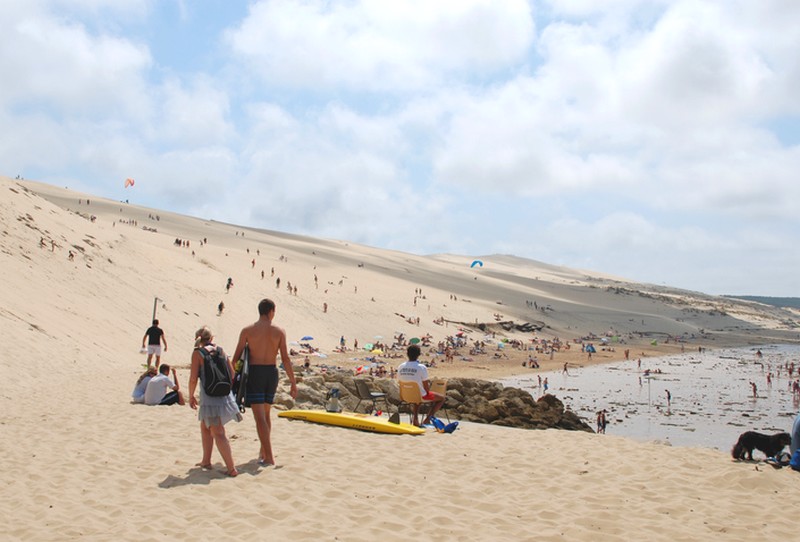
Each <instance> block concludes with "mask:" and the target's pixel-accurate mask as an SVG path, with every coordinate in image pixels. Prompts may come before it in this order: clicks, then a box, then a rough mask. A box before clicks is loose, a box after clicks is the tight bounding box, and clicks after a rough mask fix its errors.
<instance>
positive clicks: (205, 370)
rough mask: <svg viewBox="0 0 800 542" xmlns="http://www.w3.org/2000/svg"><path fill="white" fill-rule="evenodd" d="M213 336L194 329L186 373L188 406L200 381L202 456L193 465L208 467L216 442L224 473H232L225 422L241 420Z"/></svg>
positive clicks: (230, 374)
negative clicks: (187, 378) (193, 341)
mask: <svg viewBox="0 0 800 542" xmlns="http://www.w3.org/2000/svg"><path fill="white" fill-rule="evenodd" d="M213 339H214V337H213V336H212V335H211V330H209V329H208V328H207V327H202V328H200V329H198V330H197V332H196V333H195V345H194V352H192V370H191V374H190V375H189V406H191V407H192V408H193V409H197V408H198V401H197V398H196V397H195V390H196V389H197V387H198V386H197V382H198V380H199V381H200V383H201V386H200V408H199V411H198V418H199V419H200V438H201V441H202V443H203V459H202V460H201V461H200V463H198V464H197V465H198V466H199V467H201V468H203V469H210V468H211V451H212V449H213V445H214V443H216V444H217V450H219V453H220V455H222V459H223V460H224V461H225V467H226V468H227V471H226V473H225V474H227V475H228V476H231V477H233V476H236V475H237V474H239V473H238V471H237V470H236V465H235V464H234V462H233V453H232V452H231V444H230V441H228V437H227V435H225V424H226V423H228V422H229V421H231V420H236V421H237V422H240V421H242V415H241V414H240V413H239V408H238V407H237V406H236V400H235V399H234V397H233V394H232V393H231V383H232V379H233V367H232V366H231V363H230V360H228V356H226V355H225V352H224V351H223V350H222V348H220V347H219V346H217V345H215V344H214V343H213V342H212V341H213Z"/></svg>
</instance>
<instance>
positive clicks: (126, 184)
mask: <svg viewBox="0 0 800 542" xmlns="http://www.w3.org/2000/svg"><path fill="white" fill-rule="evenodd" d="M135 183H136V181H134V180H133V179H131V178H130V177H128V178H127V179H125V188H128V187H131V186H133V185H134V184H135Z"/></svg>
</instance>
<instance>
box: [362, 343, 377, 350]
mask: <svg viewBox="0 0 800 542" xmlns="http://www.w3.org/2000/svg"><path fill="white" fill-rule="evenodd" d="M373 346H375V345H374V344H372V343H367V344H365V345H364V350H372V347H373Z"/></svg>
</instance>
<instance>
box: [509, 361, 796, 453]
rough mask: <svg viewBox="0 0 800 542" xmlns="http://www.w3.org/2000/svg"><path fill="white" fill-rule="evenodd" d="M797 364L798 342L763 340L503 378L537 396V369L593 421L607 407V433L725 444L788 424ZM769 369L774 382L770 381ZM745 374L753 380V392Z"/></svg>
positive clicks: (700, 444) (691, 443)
mask: <svg viewBox="0 0 800 542" xmlns="http://www.w3.org/2000/svg"><path fill="white" fill-rule="evenodd" d="M759 349H760V350H761V352H762V356H761V357H760V358H759V357H758V356H757V350H759ZM792 362H794V364H795V371H794V373H793V376H792V378H791V379H790V378H789V374H788V371H787V370H786V369H785V366H786V364H791V363H792ZM647 369H649V370H650V375H649V376H647V375H646V373H645V371H646V370H647ZM657 370H660V371H661V372H660V373H658V372H656V371H657ZM799 370H800V346H796V345H766V346H761V347H758V348H757V347H748V348H736V349H726V350H714V351H706V352H704V353H698V352H696V351H695V352H688V351H687V352H686V353H684V354H680V355H674V356H665V357H659V358H645V359H642V360H641V368H639V367H638V366H637V359H636V358H633V359H631V360H630V361H625V362H620V363H614V364H611V365H598V366H593V367H586V368H580V367H576V368H573V367H570V368H569V370H568V374H563V372H562V371H554V372H542V373H535V372H533V371H531V373H530V374H529V375H520V376H517V377H512V378H506V379H503V380H501V381H500V382H501V383H502V384H504V385H506V386H514V387H518V388H522V389H525V390H528V391H530V393H531V394H532V395H533V396H534V397H539V396H540V395H541V394H542V393H543V389H541V388H540V387H539V385H538V379H537V374H540V375H541V377H542V379H544V378H547V379H548V381H549V385H550V387H549V390H548V393H551V394H553V395H555V396H556V397H558V398H559V399H561V401H563V402H564V404H565V405H567V407H568V408H570V409H571V410H572V411H574V412H575V413H577V414H578V415H579V416H580V417H581V418H583V419H584V420H586V421H587V423H589V425H591V426H592V427H593V428H594V427H596V423H595V420H596V418H597V412H598V411H599V410H602V409H606V410H607V411H608V413H607V420H608V426H607V427H606V433H607V434H614V435H621V436H625V437H630V438H633V439H637V440H646V441H660V442H665V443H670V444H672V445H675V446H689V447H692V446H694V447H706V448H716V449H718V450H723V451H729V450H730V449H731V448H732V447H733V445H734V443H735V442H736V440H737V439H738V438H739V435H740V434H741V433H742V432H744V431H759V432H762V433H775V432H781V431H786V432H791V427H792V422H793V421H794V418H795V416H796V415H797V413H798V409H800V396H797V395H794V394H792V391H791V388H790V386H791V382H792V380H794V379H797V378H800V375H798V371H799ZM770 372H771V373H772V385H771V386H770V385H768V384H767V373H770ZM750 382H754V383H755V384H756V388H757V391H756V395H755V397H754V396H753V390H752V387H751V385H750ZM667 390H669V392H670V394H671V399H670V402H669V404H667ZM787 451H788V450H787ZM756 453H757V454H758V452H756Z"/></svg>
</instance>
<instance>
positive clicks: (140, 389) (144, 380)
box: [131, 367, 158, 403]
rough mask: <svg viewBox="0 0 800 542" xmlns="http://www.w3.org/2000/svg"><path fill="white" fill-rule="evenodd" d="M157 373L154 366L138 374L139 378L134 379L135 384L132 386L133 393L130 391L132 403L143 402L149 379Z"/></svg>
mask: <svg viewBox="0 0 800 542" xmlns="http://www.w3.org/2000/svg"><path fill="white" fill-rule="evenodd" d="M157 374H158V373H157V372H156V368H155V367H148V368H147V370H146V371H145V372H143V373H142V374H141V375H140V376H139V380H137V381H136V386H135V387H134V388H133V393H131V398H132V399H133V402H134V403H144V392H145V390H146V389H147V384H148V383H150V380H151V379H152V378H153V377H154V376H156V375H157Z"/></svg>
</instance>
